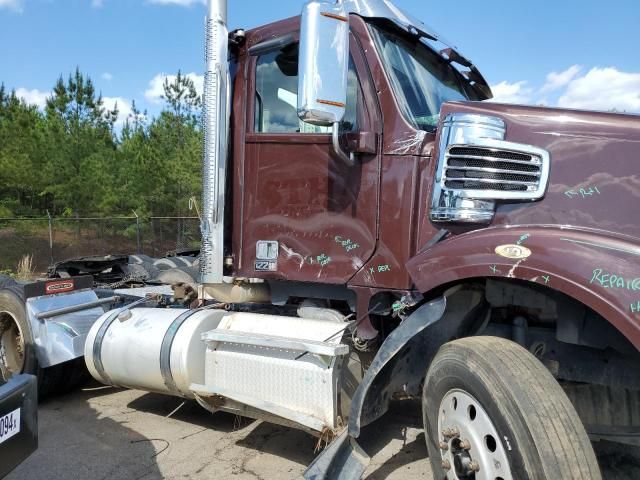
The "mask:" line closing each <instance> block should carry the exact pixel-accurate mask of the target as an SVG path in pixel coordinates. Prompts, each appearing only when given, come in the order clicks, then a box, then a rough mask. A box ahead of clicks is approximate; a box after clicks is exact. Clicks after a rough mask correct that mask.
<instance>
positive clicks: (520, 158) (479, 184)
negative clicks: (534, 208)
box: [442, 145, 542, 192]
mask: <svg viewBox="0 0 640 480" xmlns="http://www.w3.org/2000/svg"><path fill="white" fill-rule="evenodd" d="M541 176H542V158H541V157H539V156H537V155H535V154H529V153H523V152H515V151H509V150H502V149H497V148H478V147H469V146H456V145H452V146H450V147H449V148H447V151H446V154H445V164H444V169H443V174H442V182H443V184H444V186H445V187H446V188H448V189H451V190H489V191H500V192H535V191H538V190H539V189H540V186H541V185H540V182H541Z"/></svg>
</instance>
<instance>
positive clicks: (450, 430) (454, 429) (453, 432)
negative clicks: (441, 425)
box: [442, 427, 460, 439]
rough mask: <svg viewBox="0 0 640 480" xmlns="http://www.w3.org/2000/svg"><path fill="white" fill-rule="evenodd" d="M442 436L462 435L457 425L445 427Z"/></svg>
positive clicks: (446, 437) (453, 436)
mask: <svg viewBox="0 0 640 480" xmlns="http://www.w3.org/2000/svg"><path fill="white" fill-rule="evenodd" d="M442 436H443V437H444V438H445V439H448V438H455V437H459V436H460V430H458V428H457V427H451V428H445V429H444V430H442Z"/></svg>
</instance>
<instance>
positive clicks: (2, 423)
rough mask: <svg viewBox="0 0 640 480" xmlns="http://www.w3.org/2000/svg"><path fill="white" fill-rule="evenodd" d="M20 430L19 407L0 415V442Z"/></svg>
mask: <svg viewBox="0 0 640 480" xmlns="http://www.w3.org/2000/svg"><path fill="white" fill-rule="evenodd" d="M19 432H20V409H17V410H14V411H13V412H11V413H7V414H6V415H4V416H2V417H0V443H2V442H5V441H7V440H9V439H10V438H11V437H13V436H14V435H15V434H16V433H19Z"/></svg>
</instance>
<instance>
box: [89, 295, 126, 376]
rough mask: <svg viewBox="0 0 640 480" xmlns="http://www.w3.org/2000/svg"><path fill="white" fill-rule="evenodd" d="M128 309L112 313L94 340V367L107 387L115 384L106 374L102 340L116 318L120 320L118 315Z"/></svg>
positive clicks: (120, 309) (119, 309)
mask: <svg viewBox="0 0 640 480" xmlns="http://www.w3.org/2000/svg"><path fill="white" fill-rule="evenodd" d="M126 308H127V307H124V308H118V309H117V310H114V311H113V312H111V315H109V317H108V318H107V319H106V320H105V321H104V322H102V325H100V329H99V330H98V333H96V338H94V340H93V365H94V367H95V369H96V372H98V375H100V378H102V380H103V381H104V383H105V384H107V385H113V382H112V381H111V378H109V375H107V372H105V370H104V365H103V364H102V340H103V339H104V336H105V335H106V334H107V331H108V330H109V327H111V324H112V323H113V322H114V320H115V319H116V318H118V315H120V313H121V312H123V311H124V310H126Z"/></svg>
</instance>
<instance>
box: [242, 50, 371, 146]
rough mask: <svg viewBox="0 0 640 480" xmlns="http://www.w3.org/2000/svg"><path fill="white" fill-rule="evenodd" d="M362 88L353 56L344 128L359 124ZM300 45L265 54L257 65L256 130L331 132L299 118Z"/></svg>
mask: <svg viewBox="0 0 640 480" xmlns="http://www.w3.org/2000/svg"><path fill="white" fill-rule="evenodd" d="M360 97H361V95H360V87H359V83H358V77H357V74H356V70H355V66H354V64H353V59H352V58H351V57H349V73H348V85H347V106H346V109H345V116H344V118H343V120H342V124H341V131H346V132H352V131H356V129H357V127H358V120H357V116H358V114H357V112H358V103H359V98H360ZM297 106H298V45H297V44H293V45H289V46H287V47H284V48H283V49H281V50H276V51H273V52H268V53H265V54H264V55H261V56H259V57H258V60H257V64H256V97H255V118H254V131H255V132H257V133H316V134H317V133H331V130H332V127H319V126H316V125H311V124H309V123H305V122H303V121H302V120H300V119H299V118H298V114H297Z"/></svg>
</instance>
